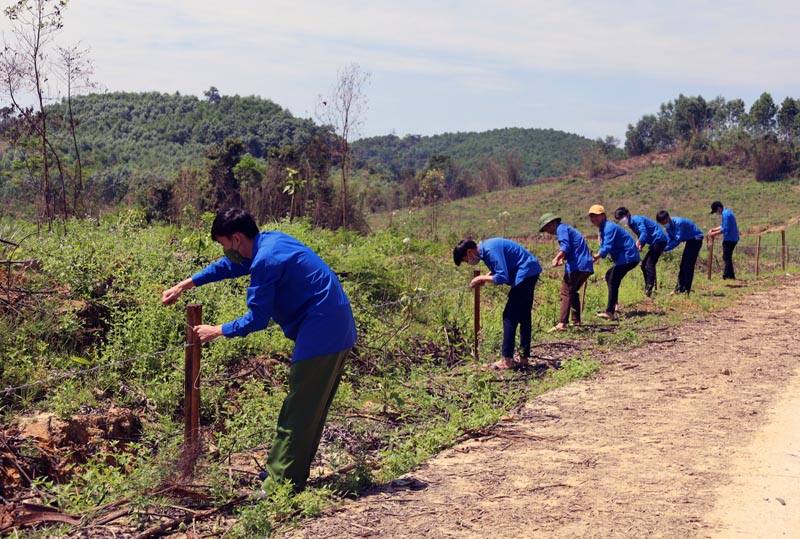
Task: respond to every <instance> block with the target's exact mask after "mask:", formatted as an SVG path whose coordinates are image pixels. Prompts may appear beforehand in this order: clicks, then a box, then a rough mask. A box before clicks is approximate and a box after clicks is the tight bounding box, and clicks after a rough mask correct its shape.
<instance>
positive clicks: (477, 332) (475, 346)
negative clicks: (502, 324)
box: [472, 270, 481, 369]
mask: <svg viewBox="0 0 800 539" xmlns="http://www.w3.org/2000/svg"><path fill="white" fill-rule="evenodd" d="M480 274H481V270H472V276H473V278H474V277H478V276H479V275H480ZM473 290H474V291H475V315H474V326H473V330H474V332H475V341H474V343H473V345H472V346H473V356H474V358H475V369H478V367H479V365H480V354H479V352H478V335H480V332H481V287H480V286H476V287H475V288H473Z"/></svg>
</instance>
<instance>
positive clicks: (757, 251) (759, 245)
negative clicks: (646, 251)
mask: <svg viewBox="0 0 800 539" xmlns="http://www.w3.org/2000/svg"><path fill="white" fill-rule="evenodd" d="M760 259H761V234H759V235H758V239H757V240H756V277H758V264H759V262H760Z"/></svg>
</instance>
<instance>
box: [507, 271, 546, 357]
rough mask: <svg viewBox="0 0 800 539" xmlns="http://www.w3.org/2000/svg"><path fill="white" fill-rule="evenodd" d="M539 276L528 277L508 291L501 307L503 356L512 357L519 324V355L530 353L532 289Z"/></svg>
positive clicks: (528, 355)
mask: <svg viewBox="0 0 800 539" xmlns="http://www.w3.org/2000/svg"><path fill="white" fill-rule="evenodd" d="M538 281H539V276H538V275H536V276H534V277H528V278H527V279H525V280H523V281H522V282H521V283H519V284H518V285H516V286H512V287H511V290H509V291H508V301H506V308H505V309H503V357H514V337H515V336H516V334H517V326H519V356H520V357H521V358H528V357H530V355H531V309H533V289H534V287H535V286H536V283H537V282H538Z"/></svg>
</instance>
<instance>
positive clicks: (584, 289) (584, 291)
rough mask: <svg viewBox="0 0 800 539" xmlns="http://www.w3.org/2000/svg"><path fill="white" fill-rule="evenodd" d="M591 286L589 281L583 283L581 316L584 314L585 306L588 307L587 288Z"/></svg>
mask: <svg viewBox="0 0 800 539" xmlns="http://www.w3.org/2000/svg"><path fill="white" fill-rule="evenodd" d="M588 284H589V279H586V280H585V281H583V292H581V314H583V306H584V305H586V287H587V286H588Z"/></svg>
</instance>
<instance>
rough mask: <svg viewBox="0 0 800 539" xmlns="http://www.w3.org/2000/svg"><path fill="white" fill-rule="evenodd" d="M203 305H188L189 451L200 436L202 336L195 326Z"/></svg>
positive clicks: (186, 420) (185, 425)
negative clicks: (198, 333)
mask: <svg viewBox="0 0 800 539" xmlns="http://www.w3.org/2000/svg"><path fill="white" fill-rule="evenodd" d="M202 319H203V306H202V305H197V304H192V305H187V306H186V344H187V346H186V353H185V359H184V380H183V387H184V404H183V419H184V423H183V448H184V451H185V452H187V454H188V453H194V452H195V451H196V449H197V445H198V441H199V437H200V352H201V350H202V349H201V346H200V337H199V336H198V335H197V333H196V332H195V331H194V327H195V326H197V325H199V324H201V323H202Z"/></svg>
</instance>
